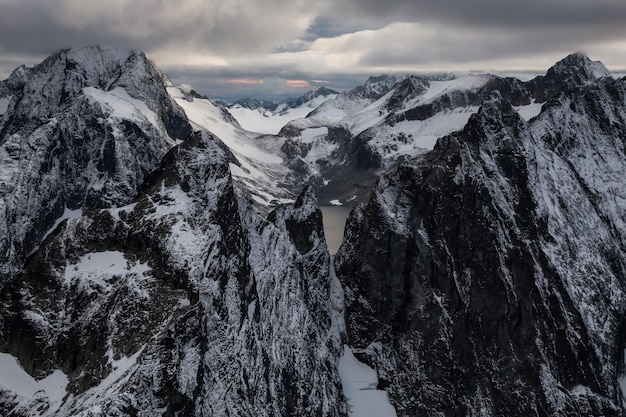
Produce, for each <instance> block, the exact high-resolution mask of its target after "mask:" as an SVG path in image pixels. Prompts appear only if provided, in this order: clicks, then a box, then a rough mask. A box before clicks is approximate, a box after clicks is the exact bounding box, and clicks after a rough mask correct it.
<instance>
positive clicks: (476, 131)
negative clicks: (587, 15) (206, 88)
mask: <svg viewBox="0 0 626 417" xmlns="http://www.w3.org/2000/svg"><path fill="white" fill-rule="evenodd" d="M625 82H626V80H624V79H619V78H614V77H612V76H611V74H609V72H608V71H607V70H606V68H605V67H604V66H603V65H602V64H601V63H599V62H594V61H591V60H590V59H589V58H588V57H587V56H585V55H583V54H579V53H577V54H572V55H570V56H568V57H566V58H564V59H563V60H561V61H559V62H558V63H556V64H555V65H554V66H553V67H552V68H550V69H549V70H548V71H547V72H546V74H545V75H544V76H540V77H536V78H534V79H532V80H529V81H526V82H522V81H520V80H518V79H515V78H510V77H509V78H507V77H498V76H495V75H490V74H484V75H468V76H465V77H460V78H456V79H447V78H446V79H439V80H433V79H428V78H423V77H418V76H407V77H398V78H394V77H390V76H380V77H372V78H370V79H369V80H368V81H367V82H366V83H365V84H364V85H363V86H358V87H356V88H354V89H352V90H348V91H343V92H335V91H332V90H328V89H319V90H317V91H313V92H311V93H310V94H308V95H305V96H303V97H302V98H300V99H298V100H295V101H293V102H291V103H290V104H286V103H284V104H282V107H281V106H277V107H275V108H273V109H272V108H268V107H264V106H265V105H264V104H263V103H260V104H261V106H260V107H259V106H256V104H255V103H253V102H252V101H250V102H249V103H248V104H246V103H238V104H235V105H233V106H230V107H226V106H224V105H223V104H222V103H219V102H215V101H213V100H211V99H210V98H207V97H204V96H202V95H200V94H198V93H197V92H195V91H194V90H193V87H192V86H188V85H182V86H174V85H173V84H172V82H171V81H170V80H169V78H168V77H167V76H166V75H164V74H163V73H162V72H161V71H159V69H158V68H157V67H156V66H155V65H154V64H153V63H152V62H151V61H149V60H148V59H147V58H146V56H145V55H144V54H143V53H141V52H132V53H131V54H130V55H128V56H120V55H119V54H118V53H117V52H116V51H115V50H112V49H107V48H101V47H96V46H94V47H88V48H81V49H70V50H63V51H60V52H58V53H55V54H53V55H51V56H50V57H48V58H47V59H46V60H44V61H43V62H42V63H40V64H38V65H36V66H34V67H32V68H27V67H19V68H18V69H16V70H15V71H14V72H13V73H12V74H11V76H10V77H9V78H8V79H7V80H4V81H2V82H0V415H3V416H7V417H8V416H103V415H106V416H109V415H110V416H139V415H151V416H156V415H159V416H216V415H220V416H221V415H232V416H267V417H269V416H354V415H355V414H354V413H355V412H356V411H355V410H362V409H363V408H365V409H369V410H377V409H379V408H378V407H379V406H380V409H384V410H386V411H385V412H388V413H390V414H391V415H394V414H395V415H397V416H400V417H409V416H426V415H429V416H430V415H437V416H520V417H521V416H567V417H569V416H572V417H573V416H598V415H603V416H621V415H623V414H624V404H625V403H626V401H625V400H624V398H625V397H624V394H623V392H622V388H620V384H623V386H624V388H625V389H626V377H625V375H626V371H625V369H624V352H625V348H626V342H625V340H624V334H625V333H624V329H625V328H626V320H625V319H624V318H625V317H626V261H625V260H626V180H625V179H624V178H625V177H624V172H626V85H625ZM244 104H246V105H244ZM331 201H332V202H333V203H335V204H346V205H350V206H354V208H353V210H352V212H351V214H350V217H349V219H348V222H347V226H346V232H345V235H344V241H343V243H342V246H341V247H340V249H339V251H338V253H337V254H336V255H335V256H334V257H331V256H330V254H329V251H328V248H327V246H326V242H325V239H324V231H323V227H322V215H321V211H320V207H319V206H320V203H321V204H322V205H327V204H329V203H330V202H331ZM366 374H367V377H365V376H363V375H366ZM359 384H360V385H359ZM365 391H367V394H368V395H369V396H368V397H367V399H364V398H365V397H364V396H359V394H362V393H363V392H365ZM357 402H358V404H357Z"/></svg>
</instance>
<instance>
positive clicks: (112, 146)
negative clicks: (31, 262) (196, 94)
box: [0, 47, 191, 285]
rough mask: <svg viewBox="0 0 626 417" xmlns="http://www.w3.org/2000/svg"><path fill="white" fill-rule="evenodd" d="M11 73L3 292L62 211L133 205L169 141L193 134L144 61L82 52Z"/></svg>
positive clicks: (0, 240)
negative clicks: (134, 199)
mask: <svg viewBox="0 0 626 417" xmlns="http://www.w3.org/2000/svg"><path fill="white" fill-rule="evenodd" d="M18 70H19V71H18ZM18 70H16V72H14V74H13V75H12V77H11V78H9V80H7V81H6V82H5V86H7V85H8V86H11V87H10V88H11V91H12V94H13V98H12V99H11V102H10V104H9V107H8V108H7V112H6V113H5V114H4V116H3V118H2V119H0V285H2V283H3V282H4V281H6V280H7V279H8V278H9V277H10V276H11V275H12V274H13V273H15V272H16V271H17V270H19V268H20V266H21V264H22V262H23V261H24V258H25V257H26V255H28V253H30V252H31V251H32V250H33V249H34V248H35V247H36V246H37V245H38V244H39V242H40V241H41V239H42V237H43V236H44V234H45V233H46V231H47V230H48V229H49V228H50V227H51V226H52V225H53V223H54V221H55V219H56V218H58V217H59V216H61V215H62V214H63V212H64V210H65V209H66V208H68V209H74V210H76V209H80V208H83V209H84V210H89V209H94V208H102V207H112V206H116V205H121V204H126V203H128V202H130V201H131V200H132V199H133V198H134V197H135V195H136V194H137V190H138V187H139V185H140V184H141V183H142V181H143V179H144V177H145V175H146V174H147V173H148V172H150V171H152V170H154V169H155V168H156V167H157V166H158V164H159V162H160V160H161V158H162V157H163V156H164V155H165V153H166V152H167V151H168V150H169V149H170V148H171V147H172V146H173V144H174V143H173V139H181V138H183V137H186V136H188V135H189V133H191V126H190V124H189V122H188V121H187V119H186V117H185V115H184V113H183V111H182V109H180V107H179V106H178V105H176V103H174V102H173V101H172V99H171V98H170V97H169V95H168V94H167V92H166V91H165V84H164V79H165V77H164V76H163V75H162V74H161V73H160V72H159V71H158V70H157V69H156V67H155V66H154V64H152V63H151V62H150V61H148V60H147V59H146V58H145V56H144V55H143V54H138V53H133V54H131V56H129V57H128V59H127V60H126V61H125V62H121V60H120V58H119V56H118V55H117V52H115V51H112V50H108V49H102V48H99V47H88V48H83V49H77V50H66V51H61V52H59V53H56V54H54V55H52V56H50V57H48V58H47V59H46V60H44V61H43V62H42V63H41V64H39V65H37V66H35V67H33V68H30V69H26V68H22V69H18ZM18 81H19V82H18Z"/></svg>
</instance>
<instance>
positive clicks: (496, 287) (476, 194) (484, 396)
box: [335, 81, 626, 416]
mask: <svg viewBox="0 0 626 417" xmlns="http://www.w3.org/2000/svg"><path fill="white" fill-rule="evenodd" d="M625 102H626V93H625V88H624V84H623V83H622V82H621V81H606V82H604V83H598V84H596V85H593V86H590V87H588V88H586V89H584V90H582V91H580V92H577V93H574V94H571V95H569V96H564V95H561V96H559V97H558V98H557V99H555V100H554V101H552V102H550V103H549V104H548V105H547V106H548V107H547V109H544V112H543V113H542V114H541V115H540V116H539V117H538V118H536V119H535V120H533V121H532V123H531V124H528V123H526V122H524V121H523V120H522V119H521V118H520V117H519V116H518V115H517V113H516V112H515V111H514V110H513V108H512V107H511V105H510V104H509V103H508V102H507V101H505V100H504V99H502V96H501V95H500V94H497V93H496V94H494V95H492V96H491V97H490V98H489V100H487V101H486V102H485V103H484V104H483V106H482V107H481V110H480V111H479V113H478V114H476V115H474V116H472V117H471V119H470V122H469V123H468V125H467V126H466V127H465V129H464V130H463V131H461V132H459V133H457V134H453V135H450V136H448V137H445V138H442V139H440V140H439V141H438V143H437V146H436V147H435V149H434V151H432V152H431V153H429V154H427V155H425V156H423V157H421V158H418V159H416V160H415V161H411V162H407V163H405V164H402V165H401V166H400V167H399V168H398V169H397V170H396V171H395V172H393V173H390V174H388V175H385V176H383V177H381V178H380V180H379V183H378V184H377V186H376V187H375V189H374V191H373V193H372V197H371V199H370V202H369V203H367V204H366V205H364V206H360V207H358V208H357V209H356V210H355V211H354V212H353V214H352V216H351V218H350V219H349V221H348V225H347V231H346V236H345V239H344V244H343V246H342V248H341V249H340V252H339V253H338V254H337V257H336V265H335V266H336V269H337V275H338V277H339V278H340V280H341V281H342V283H343V284H344V286H345V291H346V325H347V329H348V339H349V342H350V343H351V344H352V345H353V346H354V347H357V348H362V349H365V352H367V353H368V360H369V361H371V363H373V364H374V365H375V367H376V369H377V370H378V373H379V378H380V379H382V380H384V381H385V383H387V384H388V388H387V390H388V392H389V394H390V397H391V399H392V402H393V404H394V405H395V407H396V409H397V411H398V415H401V416H415V415H434V414H438V415H445V416H464V415H477V414H481V415H494V416H505V415H506V416H512V415H519V416H529V415H537V416H555V415H559V416H573V415H576V416H578V415H588V416H591V415H615V416H617V415H620V413H621V411H620V410H621V395H620V391H619V389H618V387H617V382H616V381H617V375H618V371H619V367H620V366H621V365H620V364H621V355H622V352H621V343H622V341H621V339H620V338H621V335H622V331H623V325H624V321H623V316H624V284H625V283H626V281H625V280H626V268H625V265H624V262H623V259H624V256H625V253H626V250H625V248H626V245H624V242H625V240H624V233H626V231H625V229H624V224H625V220H626V205H625V204H624V201H626V200H621V199H622V198H623V197H624V194H626V191H625V190H626V184H624V180H623V179H622V178H621V177H618V176H617V175H616V172H617V171H616V170H622V169H626V155H624V152H625V147H624V144H625V142H624V140H625V138H626V134H625V133H626V132H625V131H624V126H626V124H624V122H626V111H625V109H624V103H625ZM590 149H591V150H590ZM607 191H608V192H607ZM618 200H619V201H621V202H617V203H615V202H616V201H618Z"/></svg>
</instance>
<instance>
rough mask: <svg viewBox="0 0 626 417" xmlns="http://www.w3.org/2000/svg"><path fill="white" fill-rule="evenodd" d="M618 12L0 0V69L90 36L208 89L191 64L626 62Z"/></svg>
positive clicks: (285, 70)
mask: <svg viewBox="0 0 626 417" xmlns="http://www.w3.org/2000/svg"><path fill="white" fill-rule="evenodd" d="M625 21H626V1H623V0H595V1H589V0H526V1H523V2H521V1H517V2H507V1H502V0H473V1H467V0H420V1H415V0H342V1H341V2H337V1H335V0H259V1H255V2H251V1H249V0H178V1H176V2H173V1H171V0H107V1H99V2H93V1H85V0H55V1H50V0H0V39H1V41H0V75H2V76H7V75H8V73H9V72H10V71H11V70H12V69H13V68H15V67H16V66H17V65H18V64H20V63H26V64H31V65H32V64H34V63H37V62H39V61H41V60H42V59H43V58H44V57H45V56H46V55H48V54H50V53H53V52H55V51H57V50H59V49H61V48H66V47H77V46H84V45H89V44H101V45H107V46H114V47H117V48H118V49H122V50H125V49H141V50H144V51H145V52H146V53H147V54H148V56H149V57H151V58H152V59H154V60H155V61H156V63H157V65H159V66H161V67H164V68H165V69H167V70H168V71H170V72H172V73H173V74H172V77H173V78H174V79H175V80H176V79H180V80H182V79H183V78H184V77H194V80H198V81H200V82H202V85H204V86H206V88H207V89H208V88H209V87H210V82H209V81H202V77H200V76H199V74H204V75H203V76H204V80H208V79H209V78H211V79H213V80H214V81H215V83H217V84H219V85H223V84H224V83H228V80H229V79H233V78H255V79H269V77H279V78H280V79H300V80H306V81H308V82H309V84H311V85H315V81H314V80H316V79H321V80H329V79H330V80H331V81H332V82H335V83H337V84H338V85H342V86H343V85H346V83H347V81H345V80H344V81H341V82H340V80H339V78H337V77H338V76H335V75H333V74H337V73H343V74H348V75H346V79H348V78H350V79H351V80H352V85H351V86H353V85H355V84H357V83H360V82H362V81H363V79H364V74H375V73H379V72H382V71H389V72H394V71H397V72H403V71H404V72H405V71H422V70H424V71H431V70H433V69H435V70H436V69H442V68H445V69H446V70H449V71H455V70H456V69H458V68H457V66H460V67H464V68H466V69H467V68H475V69H481V68H480V66H482V69H492V67H503V66H504V67H507V68H511V67H513V68H517V69H528V68H530V67H532V66H533V65H531V63H532V62H535V61H536V60H537V59H538V57H540V58H541V62H542V63H541V64H540V65H535V66H534V67H535V68H546V67H545V66H544V65H545V64H546V61H548V60H553V61H552V62H554V60H556V59H559V58H561V57H562V56H564V54H566V53H569V52H573V51H576V50H581V49H582V50H586V49H587V48H590V47H593V48H595V50H596V51H603V52H605V53H607V55H608V57H610V58H611V59H613V60H614V62H615V63H616V64H614V65H621V66H622V67H626V64H623V65H622V64H621V63H626V57H624V58H619V57H620V56H621V54H620V52H621V51H624V52H626V32H624V29H623V25H624V22H625ZM625 55H626V53H625ZM593 58H596V59H604V58H605V57H603V56H598V57H593ZM175 64H177V66H176V67H175V66H174V65H175ZM516 65H518V67H515V66H516ZM196 72H197V73H196ZM350 74H353V75H350ZM354 74H356V75H354ZM342 83H343V84H342ZM191 84H194V85H195V83H191ZM217 84H216V85H217ZM198 87H199V86H198ZM331 87H332V85H331ZM206 92H208V91H206Z"/></svg>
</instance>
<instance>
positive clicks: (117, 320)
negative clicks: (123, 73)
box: [0, 134, 346, 416]
mask: <svg viewBox="0 0 626 417" xmlns="http://www.w3.org/2000/svg"><path fill="white" fill-rule="evenodd" d="M227 161H228V159H227V155H225V154H224V152H222V150H221V149H220V146H219V144H218V143H217V139H214V138H213V137H211V136H210V135H208V134H197V135H194V136H193V137H192V138H191V139H188V140H187V141H185V142H184V143H183V144H182V145H180V146H178V147H176V148H174V149H173V150H171V151H170V152H169V153H168V154H167V155H166V156H165V158H164V159H163V162H162V163H161V166H160V168H159V170H158V171H156V172H155V173H154V175H152V176H151V177H150V179H149V181H148V182H147V183H146V184H145V191H144V192H143V193H142V194H140V195H139V196H138V198H137V200H136V201H135V202H134V203H133V204H131V205H129V206H125V207H121V208H117V209H103V210H96V211H93V212H91V213H90V214H89V215H87V216H84V217H82V218H81V219H78V220H71V221H67V222H65V223H64V224H63V225H62V226H60V227H59V228H57V230H56V231H55V232H54V233H53V235H51V236H50V237H49V238H48V239H46V241H45V242H44V244H43V245H42V246H41V248H40V249H39V250H38V251H36V252H35V254H34V255H33V256H32V257H31V258H30V259H29V261H28V263H27V266H26V269H25V271H24V273H23V274H22V275H21V276H20V277H19V279H16V280H14V281H12V282H11V283H10V284H9V285H7V287H6V288H5V291H3V293H2V297H1V299H0V334H1V335H2V337H1V338H0V340H1V344H0V351H4V352H10V353H12V354H13V355H14V356H16V357H17V358H19V360H20V363H22V364H23V366H24V367H25V369H26V370H27V371H29V372H30V373H32V374H34V375H37V376H43V375H46V374H47V373H49V372H50V371H51V370H52V369H56V368H59V369H62V370H63V371H64V372H65V373H66V374H67V375H68V377H69V379H70V384H69V386H68V390H69V392H71V393H72V394H73V395H72V396H71V397H69V398H68V399H66V401H64V402H63V404H62V405H61V406H60V411H59V412H58V414H59V415H75V414H78V413H80V412H87V410H90V409H92V408H93V407H99V408H100V409H101V410H102V412H103V413H104V414H105V415H117V414H119V415H138V414H139V413H148V414H151V415H198V416H211V415H227V414H229V415H251V414H254V415H261V416H296V415H319V416H344V415H345V414H346V410H345V405H344V402H343V397H342V394H341V385H340V382H339V379H338V376H337V371H336V360H337V359H336V358H337V357H338V356H339V352H340V349H341V344H340V335H339V327H338V325H337V324H336V315H337V313H336V312H335V311H334V310H333V307H332V305H331V304H330V303H329V302H328V300H329V299H331V298H333V290H332V288H331V287H332V282H331V276H330V272H329V271H330V269H329V267H330V257H329V255H328V250H327V249H326V244H325V242H324V237H323V232H322V226H321V213H320V211H319V208H318V207H317V203H316V201H315V197H314V194H313V193H312V191H311V190H310V189H309V190H307V191H305V192H303V194H302V195H301V196H300V197H299V198H298V200H297V202H296V204H295V205H294V206H292V207H281V208H280V209H277V210H276V211H275V212H273V214H272V215H271V217H270V219H271V222H270V221H266V220H264V219H262V218H261V217H260V216H259V215H257V214H256V213H255V212H254V211H253V210H252V208H251V207H249V206H248V205H247V203H245V202H243V201H240V200H238V198H237V197H236V195H235V193H234V191H233V186H232V181H231V179H230V173H229V171H228V164H227ZM99 260H100V261H106V262H104V264H103V265H105V266H103V267H101V268H98V269H93V268H92V267H90V265H91V264H92V263H94V262H99ZM109 264H112V266H108V265H109ZM90 268H91V269H90ZM335 286H336V284H335ZM120 367H121V368H120ZM120 369H121V370H122V371H125V373H123V374H122V373H120V372H121V371H120ZM116 372H117V374H116ZM112 375H113V376H112ZM115 375H117V376H115ZM4 404H6V405H5V406H4V407H6V408H2V409H1V411H0V412H2V413H5V412H7V411H8V410H10V409H12V408H13V405H14V404H13V403H12V402H10V401H9V402H7V403H4ZM21 404H24V403H23V402H22V403H21ZM15 415H22V414H21V413H17V414H15ZM24 415H26V413H24Z"/></svg>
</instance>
